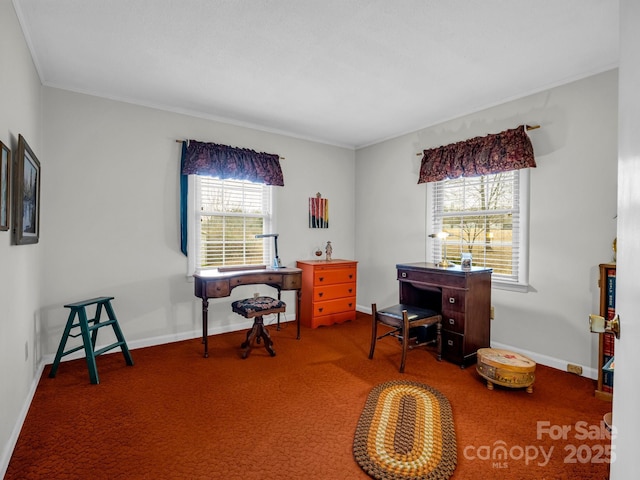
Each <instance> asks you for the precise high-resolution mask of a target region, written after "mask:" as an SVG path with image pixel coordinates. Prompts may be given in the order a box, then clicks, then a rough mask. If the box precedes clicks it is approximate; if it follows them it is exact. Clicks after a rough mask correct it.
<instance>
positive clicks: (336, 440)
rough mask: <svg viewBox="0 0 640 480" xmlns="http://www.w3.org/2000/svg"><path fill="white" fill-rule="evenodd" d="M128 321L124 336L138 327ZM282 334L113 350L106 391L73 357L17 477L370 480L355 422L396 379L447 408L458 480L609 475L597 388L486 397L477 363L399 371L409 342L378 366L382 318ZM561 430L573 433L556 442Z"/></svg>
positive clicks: (550, 380)
mask: <svg viewBox="0 0 640 480" xmlns="http://www.w3.org/2000/svg"><path fill="white" fill-rule="evenodd" d="M119 320H120V325H121V327H122V329H123V331H124V334H125V336H126V335H127V331H128V328H131V326H129V327H128V326H127V322H126V319H123V318H120V319H119ZM273 321H274V318H272V317H269V318H265V322H267V323H271V322H273ZM270 331H271V337H272V338H273V341H274V348H275V350H276V352H277V353H278V354H277V356H275V357H271V356H269V353H268V352H267V351H266V350H265V349H263V348H260V349H255V350H254V351H253V352H252V353H251V356H250V357H249V358H247V359H246V360H243V359H242V358H241V356H240V355H241V352H242V349H241V348H240V344H241V343H242V342H243V341H244V340H245V337H246V332H245V331H238V332H233V333H226V334H223V335H213V336H211V337H210V338H209V358H203V357H202V352H203V350H202V343H201V341H200V339H199V338H195V339H192V340H186V341H182V342H175V343H170V344H166V345H158V346H154V347H148V348H139V349H135V350H132V351H131V354H132V356H133V359H134V361H135V365H134V366H132V367H129V366H127V365H126V364H125V362H124V359H123V358H122V354H121V353H120V352H115V353H113V354H109V355H100V356H99V357H98V358H97V363H98V372H99V374H100V384H99V385H91V384H90V383H89V375H88V373H87V365H86V363H85V361H84V359H79V360H71V361H67V362H62V363H61V364H60V369H59V370H58V374H57V376H56V378H48V374H49V369H50V368H51V367H50V366H47V367H45V369H44V372H43V374H42V377H41V378H40V382H39V384H38V387H37V390H36V392H35V395H34V397H33V401H32V403H31V406H30V408H29V412H28V414H27V417H26V419H25V422H24V424H23V426H22V430H21V432H20V436H19V438H18V440H17V443H16V446H15V449H14V451H13V456H12V458H11V460H10V462H9V466H8V469H7V472H6V475H5V480H44V479H46V480H54V479H55V480H75V479H78V480H86V479H91V480H103V479H104V480H120V479H122V480H139V479H149V480H152V479H153V480H164V479H179V480H183V479H189V480H212V479H224V480H236V479H238V480H253V479H264V480H274V479H278V480H288V479H296V480H297V479H302V478H303V479H305V480H342V479H345V480H356V479H362V480H365V479H367V478H369V476H368V475H367V474H366V473H365V472H364V470H362V468H361V467H360V466H359V465H358V463H357V462H356V461H355V459H354V456H353V441H354V435H355V431H356V427H357V423H358V420H359V418H360V416H361V414H362V411H363V406H364V405H365V403H366V399H367V397H368V395H369V393H370V392H371V390H372V389H373V388H374V387H375V386H376V385H379V384H381V383H384V382H388V381H391V380H403V381H413V382H419V383H422V384H426V385H429V386H431V387H433V388H436V389H438V391H440V392H441V393H442V394H443V395H445V396H446V397H447V399H448V400H449V403H450V405H451V409H452V412H453V420H454V422H455V433H456V440H457V462H458V463H457V467H456V470H455V472H454V473H453V476H452V477H451V479H452V480H478V479H483V480H488V479H500V480H503V479H514V480H542V479H546V480H551V479H553V480H575V479H580V480H587V479H588V480H603V479H605V478H607V477H608V473H609V465H608V463H606V460H607V458H608V457H607V455H600V453H601V452H602V450H603V448H606V446H607V445H610V440H608V439H606V438H601V437H600V433H599V432H598V431H595V432H593V435H589V438H583V437H584V436H583V435H581V432H582V431H583V429H580V430H578V428H577V427H598V426H599V424H600V421H601V420H602V417H603V415H604V414H605V413H607V412H609V411H611V404H610V403H608V402H603V401H601V400H598V399H596V398H595V397H594V389H595V382H594V381H593V380H590V379H588V378H584V377H579V376H577V375H572V374H570V373H567V372H562V371H560V370H556V369H552V368H548V367H545V366H542V365H538V367H537V369H536V388H535V390H534V392H533V393H532V394H528V393H526V392H525V391H524V390H521V389H520V390H514V389H507V388H501V387H496V389H495V390H493V391H489V390H487V387H486V382H485V381H484V380H483V379H482V378H481V377H480V376H479V375H478V373H477V372H476V369H475V368H473V367H468V368H466V369H461V368H460V367H459V366H458V365H455V364H453V363H449V362H446V361H443V362H438V361H437V360H436V358H435V353H434V352H433V351H432V350H429V351H426V350H423V349H414V350H411V351H410V352H409V353H408V356H407V366H406V371H405V373H404V374H400V373H399V372H398V365H399V362H400V351H401V348H400V346H399V345H398V343H397V342H394V341H391V340H389V341H385V342H379V343H378V345H377V346H376V355H375V357H374V358H373V359H372V360H369V359H368V358H367V357H368V354H369V347H370V345H371V316H369V315H365V314H360V313H359V314H358V315H357V317H356V319H355V320H354V321H351V322H345V323H343V324H340V325H333V326H331V327H321V328H317V329H310V328H304V327H303V329H302V332H301V333H302V337H301V339H300V340H296V327H295V324H292V323H286V324H284V328H283V329H282V330H280V331H277V330H276V329H275V326H274V327H273V328H271V329H270ZM6 388H9V389H10V388H11V385H7V386H6ZM561 426H567V428H569V427H570V428H571V430H569V431H568V432H567V435H565V436H563V437H561V438H559V437H558V436H556V435H553V433H554V432H556V429H557V428H559V427H561ZM505 449H506V456H505V454H504V452H505ZM543 450H544V451H543ZM577 453H579V454H580V455H579V456H578V455H577ZM543 454H544V456H543ZM499 455H501V456H499Z"/></svg>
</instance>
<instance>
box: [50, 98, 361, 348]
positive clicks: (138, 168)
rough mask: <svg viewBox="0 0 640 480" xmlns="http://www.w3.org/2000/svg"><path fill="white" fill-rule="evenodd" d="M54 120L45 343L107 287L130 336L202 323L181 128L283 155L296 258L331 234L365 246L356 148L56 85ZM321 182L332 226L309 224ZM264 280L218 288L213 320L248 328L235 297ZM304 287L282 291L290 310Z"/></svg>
mask: <svg viewBox="0 0 640 480" xmlns="http://www.w3.org/2000/svg"><path fill="white" fill-rule="evenodd" d="M44 125H45V135H44V150H45V152H46V158H44V161H45V162H46V163H45V167H46V170H45V174H44V175H43V182H44V183H43V187H44V188H43V198H45V199H46V204H47V211H46V212H43V213H44V215H43V218H42V230H43V235H45V236H46V238H47V242H46V244H45V252H44V275H43V282H44V285H46V286H47V288H46V289H45V290H44V291H43V301H42V327H41V328H42V342H43V353H44V354H45V355H46V354H52V353H54V352H55V349H56V348H57V344H58V341H59V338H60V335H61V332H62V328H63V327H64V323H65V321H66V316H67V314H68V310H65V309H64V308H63V305H64V304H65V303H68V302H71V301H76V300H82V299H84V298H91V297H93V296H99V295H113V296H115V297H116V299H115V302H114V306H115V309H116V314H117V315H118V319H119V321H120V324H121V327H122V329H123V331H124V334H125V336H126V338H127V341H128V343H129V345H130V347H136V346H138V345H141V344H148V343H153V342H157V341H170V340H174V339H177V338H187V337H192V336H193V335H197V334H198V333H199V328H200V322H201V314H200V308H201V304H200V303H199V301H196V299H195V297H194V295H193V283H191V282H190V281H188V279H187V277H186V258H185V257H184V256H183V255H182V254H181V253H180V234H179V214H178V206H179V204H178V199H179V196H178V193H179V191H178V186H179V177H178V175H179V165H180V151H181V150H180V149H181V146H180V144H179V143H176V140H177V139H185V138H192V139H197V140H201V141H211V142H216V143H222V144H227V145H233V146H239V147H246V148H252V149H255V150H257V151H265V152H269V153H276V154H278V155H280V156H282V157H284V160H282V161H281V165H282V168H283V173H284V179H285V186H284V187H275V188H276V211H277V212H278V213H277V219H276V222H277V227H276V228H277V231H278V233H279V234H280V238H279V239H278V240H279V242H278V246H279V253H280V257H281V259H282V262H283V263H284V264H285V265H288V266H295V261H296V260H297V259H308V258H311V257H312V252H313V250H314V249H315V247H316V246H317V245H321V244H323V243H324V242H326V241H327V240H331V241H332V244H333V245H334V257H336V258H337V257H341V256H342V257H345V258H353V256H354V254H355V252H354V227H353V225H354V198H353V185H354V182H355V179H354V172H355V169H354V158H355V154H354V152H353V151H352V150H349V149H344V148H337V147H331V146H326V145H321V144H317V143H313V142H309V141H304V140H298V139H293V138H287V137H284V136H280V135H275V134H272V133H266V132H261V131H256V130H251V129H247V128H241V127H237V126H232V125H227V124H222V123H218V122H213V121H209V120H204V119H199V118H193V117H188V116H184V115H179V114H175V113H168V112H162V111H159V110H155V109H152V108H145V107H140V106H135V105H131V104H126V103H122V102H117V101H112V100H106V99H100V98H97V97H93V96H88V95H83V94H78V93H71V92H68V91H63V90H59V89H54V88H44ZM318 191H319V192H321V193H322V195H323V196H324V197H326V198H328V199H329V201H330V207H331V210H330V222H331V226H330V228H329V229H326V230H318V229H309V227H308V216H307V215H308V198H309V197H311V196H315V194H316V192H318ZM255 289H256V287H239V288H236V289H235V290H234V291H233V292H232V297H231V298H227V299H219V300H212V301H211V305H210V311H211V312H212V313H213V320H212V321H210V325H211V331H212V332H218V331H222V330H229V329H238V328H244V325H245V324H246V322H244V319H242V318H241V317H239V316H238V315H236V314H234V313H232V312H231V308H230V302H231V301H232V300H231V299H233V298H237V297H239V296H241V295H247V293H248V294H249V295H250V294H251V293H252V292H253V291H254V290H255ZM264 289H266V291H268V290H269V288H268V287H264ZM293 295H294V294H293V293H292V292H284V293H283V299H284V300H285V301H286V302H287V303H288V304H289V305H290V310H288V313H292V312H293V306H294V301H293V299H294V296H293ZM105 333H108V332H105ZM100 334H101V335H102V331H101V333H100ZM104 338H105V339H106V340H105V343H106V341H107V340H108V337H104ZM151 339H155V340H151ZM99 342H100V337H99ZM134 356H135V355H134ZM134 360H135V359H134Z"/></svg>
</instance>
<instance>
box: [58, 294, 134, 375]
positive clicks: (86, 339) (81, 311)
mask: <svg viewBox="0 0 640 480" xmlns="http://www.w3.org/2000/svg"><path fill="white" fill-rule="evenodd" d="M113 299H114V297H98V298H92V299H90V300H84V301H82V302H76V303H69V304H67V305H65V308H70V309H71V312H70V313H69V319H68V320H67V325H66V327H65V328H64V333H63V334H62V339H61V340H60V346H59V347H58V352H57V353H56V358H55V360H54V362H53V366H52V367H51V372H49V377H50V378H54V377H55V376H56V372H57V371H58V366H59V365H60V360H61V359H62V357H64V356H65V355H69V354H70V353H73V352H77V351H78V350H81V349H83V348H84V352H85V356H86V359H87V367H88V368H89V378H90V380H91V383H94V384H95V383H100V380H99V378H98V367H97V366H96V357H97V356H98V355H100V354H102V353H104V352H107V351H109V350H111V349H114V348H116V347H120V349H121V350H122V354H123V355H124V359H125V361H126V362H127V365H133V359H132V358H131V353H129V348H128V347H127V342H126V341H125V339H124V335H122V330H120V325H118V319H117V318H116V314H115V312H114V311H113V307H112V306H111V300H113ZM89 305H96V314H95V317H94V318H91V319H88V318H87V311H86V307H88V306H89ZM103 307H104V309H105V310H106V312H107V317H109V319H108V320H106V321H103V322H101V321H100V314H101V313H102V308H103ZM76 315H77V316H78V322H77V323H74V321H75V317H76ZM108 325H111V326H112V327H113V333H115V335H116V339H117V340H118V341H117V342H115V343H112V344H111V345H107V346H106V347H103V348H100V349H99V350H96V349H95V347H96V338H97V336H98V329H99V328H102V327H106V326H108ZM76 327H79V328H80V333H76V334H75V335H74V334H72V333H71V329H72V328H76ZM89 333H91V335H89ZM70 336H71V337H74V338H75V337H79V336H82V345H80V346H78V347H74V348H72V349H70V350H67V351H66V352H65V350H64V348H65V346H66V344H67V340H68V339H69V337H70Z"/></svg>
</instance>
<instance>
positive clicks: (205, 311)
mask: <svg viewBox="0 0 640 480" xmlns="http://www.w3.org/2000/svg"><path fill="white" fill-rule="evenodd" d="M208 333H209V299H208V298H206V297H204V298H203V299H202V343H204V358H208V357H209V335H208Z"/></svg>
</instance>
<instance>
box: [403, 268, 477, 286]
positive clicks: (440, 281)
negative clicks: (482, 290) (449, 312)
mask: <svg viewBox="0 0 640 480" xmlns="http://www.w3.org/2000/svg"><path fill="white" fill-rule="evenodd" d="M398 280H400V281H403V282H412V283H417V284H420V283H422V284H424V285H431V286H436V287H443V286H448V287H461V288H462V287H464V286H465V283H466V278H465V276H464V275H452V274H448V273H447V271H446V270H442V271H438V270H432V271H418V270H405V269H402V268H398Z"/></svg>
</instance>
